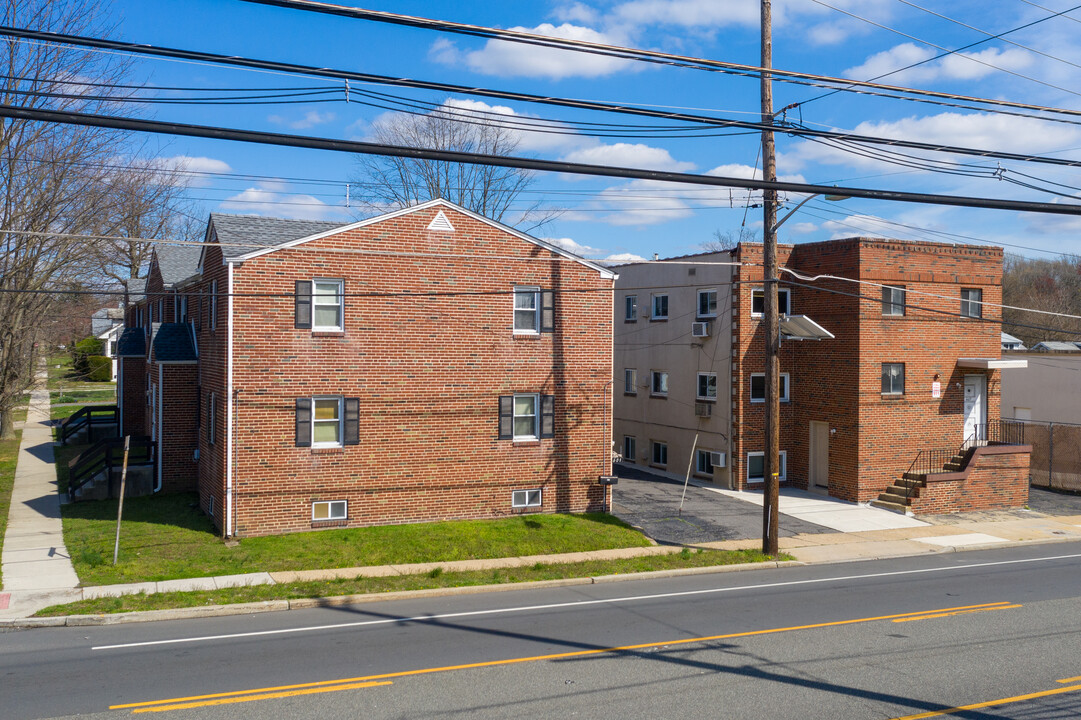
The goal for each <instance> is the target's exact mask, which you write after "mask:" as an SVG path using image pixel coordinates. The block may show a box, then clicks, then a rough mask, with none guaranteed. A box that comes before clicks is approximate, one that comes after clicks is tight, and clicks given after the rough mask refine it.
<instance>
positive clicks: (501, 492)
mask: <svg viewBox="0 0 1081 720" xmlns="http://www.w3.org/2000/svg"><path fill="white" fill-rule="evenodd" d="M438 210H439V208H438V207H436V208H429V209H426V210H422V211H417V212H415V213H410V214H406V215H403V216H399V217H397V218H393V219H389V220H385V221H382V222H379V223H376V224H373V225H369V226H366V227H363V228H360V229H357V230H354V231H350V232H346V233H339V234H336V235H333V236H330V237H327V238H324V239H321V240H317V241H312V242H309V243H307V244H306V245H304V246H301V247H299V248H297V249H282V250H278V251H275V252H273V253H270V254H267V255H265V256H262V257H260V258H256V259H252V260H249V261H246V262H245V263H244V264H243V265H239V266H237V267H236V269H235V270H234V273H235V285H234V292H235V293H236V294H237V297H235V298H234V303H235V309H234V323H235V337H234V352H235V357H234V387H235V389H236V397H235V405H234V407H235V412H236V418H235V426H236V433H237V434H236V441H235V452H236V459H235V479H234V487H235V504H236V533H237V534H238V535H262V534H270V533H281V532H292V531H299V530H310V529H316V528H318V527H321V525H319V524H315V523H313V522H312V503H313V502H317V501H323V500H346V501H348V503H349V505H348V519H347V520H346V521H345V522H344V523H333V525H334V526H341V525H347V526H361V525H371V524H387V523H405V522H419V521H433V520H441V519H457V518H485V517H495V516H504V515H509V514H512V513H513V512H517V511H516V510H512V508H511V491H512V490H515V489H531V488H542V489H543V506H542V507H541V508H537V509H536V510H537V511H542V512H555V511H571V512H582V511H586V510H599V509H601V502H602V492H601V488H600V487H599V486H598V485H597V484H596V481H597V476H598V475H601V474H607V473H608V472H610V460H609V458H610V455H609V447H610V434H611V430H610V427H611V424H610V422H608V420H607V417H608V412H609V408H610V407H611V405H610V403H611V387H610V386H609V381H610V378H611V372H612V364H611V362H612V361H611V353H612V335H611V322H612V320H611V318H612V293H611V287H612V282H611V280H606V279H604V278H602V277H601V275H600V274H599V273H598V272H597V271H596V270H593V269H590V268H588V267H585V266H583V265H581V264H580V263H577V262H573V261H570V260H568V259H565V258H562V257H560V256H558V255H556V254H554V253H551V252H549V251H546V250H543V249H542V248H539V247H537V246H536V245H534V244H532V243H527V242H525V241H523V240H520V239H518V238H516V237H514V236H512V235H509V234H507V233H505V232H503V231H501V230H499V229H498V228H494V227H492V226H491V225H489V224H487V223H482V222H479V221H476V220H474V219H472V218H470V217H469V216H466V215H463V214H460V213H457V212H455V211H453V210H452V209H449V208H447V209H445V210H444V211H445V213H446V215H447V216H448V217H449V219H450V221H451V223H452V224H453V225H454V227H455V228H456V232H454V233H440V232H432V231H428V230H426V229H425V228H426V226H427V225H428V223H429V222H431V220H432V219H433V217H434V216H435V214H436V212H437V211H438ZM316 250H320V251H321V252H317V251H316ZM335 250H344V251H345V252H335ZM358 250H359V251H367V252H364V253H358V252H356V251H358ZM206 266H207V268H208V269H209V267H210V266H211V263H206ZM313 278H328V279H343V280H344V293H345V295H346V297H345V299H344V324H345V329H344V331H343V332H335V333H320V332H313V331H312V330H300V329H294V298H293V293H294V283H295V281H297V280H311V279H313ZM515 285H531V286H539V287H542V288H555V289H557V290H563V292H557V293H556V296H555V304H556V312H555V317H556V323H555V332H554V333H543V334H540V335H529V336H515V335H514V334H513V333H512V317H513V315H512V308H513V295H512V294H510V293H511V292H512V290H513V288H514V286H515ZM247 293H269V294H274V293H280V294H281V297H262V298H255V297H247V296H245V294H247ZM222 327H223V325H221V324H219V328H222ZM200 351H201V360H202V363H201V364H202V366H203V367H202V369H201V372H202V377H201V382H202V383H203V384H204V390H206V387H208V386H209V384H210V383H211V382H214V383H217V382H218V380H211V377H212V374H213V373H214V372H217V371H212V370H210V367H211V366H216V367H221V366H223V365H224V350H223V349H222V350H221V352H220V354H217V352H216V351H212V350H210V343H207V342H206V341H205V340H201V344H200ZM606 386H608V387H607V390H606ZM515 392H535V393H540V394H551V395H554V396H555V437H554V438H551V439H543V440H537V441H533V442H528V443H515V442H512V441H511V440H499V439H498V438H497V435H498V398H499V396H501V395H509V394H513V393H515ZM318 395H340V396H344V397H356V398H359V399H360V444H359V445H355V446H345V447H341V448H332V449H313V448H306V447H296V445H295V439H294V436H295V401H296V399H297V398H298V397H312V396H318ZM605 396H607V402H605V401H604V398H605ZM223 402H224V399H223ZM225 417H226V413H225V408H224V406H223V407H222V408H221V409H220V412H219V418H220V420H219V422H222V423H223V422H224V419H225ZM606 426H607V429H605V428H606ZM219 437H220V438H221V440H220V441H219V442H223V441H224V437H225V433H224V429H223V430H222V432H221V433H219ZM215 457H216V456H215ZM200 467H201V476H200V477H201V479H200V489H201V491H204V492H206V491H211V492H213V491H216V488H217V487H219V485H218V483H219V481H218V479H217V478H216V477H215V472H216V469H217V468H218V467H220V465H219V464H218V460H216V459H215V460H214V461H213V463H207V464H206V466H205V467H204V466H203V464H202V462H201V465H200ZM204 502H205V500H204ZM219 507H220V503H219ZM530 511H534V510H533V509H531V510H530Z"/></svg>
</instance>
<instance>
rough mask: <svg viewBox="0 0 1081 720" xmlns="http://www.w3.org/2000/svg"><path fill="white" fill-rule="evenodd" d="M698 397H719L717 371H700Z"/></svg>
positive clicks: (710, 398)
mask: <svg viewBox="0 0 1081 720" xmlns="http://www.w3.org/2000/svg"><path fill="white" fill-rule="evenodd" d="M698 399H699V400H716V399H717V373H698Z"/></svg>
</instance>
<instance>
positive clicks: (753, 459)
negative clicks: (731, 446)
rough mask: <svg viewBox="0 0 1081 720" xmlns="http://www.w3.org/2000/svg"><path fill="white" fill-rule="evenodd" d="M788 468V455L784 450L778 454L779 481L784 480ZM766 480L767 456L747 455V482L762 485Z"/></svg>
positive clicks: (760, 454) (759, 454)
mask: <svg viewBox="0 0 1081 720" xmlns="http://www.w3.org/2000/svg"><path fill="white" fill-rule="evenodd" d="M787 466H788V455H787V453H785V451H784V450H781V451H780V452H778V453H777V480H778V481H780V480H784V479H785V473H786V471H787ZM765 478H766V454H765V453H760V452H749V453H747V482H749V483H760V482H762V481H763V480H764V479H765Z"/></svg>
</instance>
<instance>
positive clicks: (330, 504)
mask: <svg viewBox="0 0 1081 720" xmlns="http://www.w3.org/2000/svg"><path fill="white" fill-rule="evenodd" d="M322 505H325V506H326V508H327V516H326V517H325V518H317V517H316V516H315V509H316V508H317V507H320V506H322ZM335 505H341V507H342V513H341V514H340V515H335V514H334V506H335ZM348 519H349V501H348V500H320V501H319V502H313V503H312V522H333V521H335V520H348Z"/></svg>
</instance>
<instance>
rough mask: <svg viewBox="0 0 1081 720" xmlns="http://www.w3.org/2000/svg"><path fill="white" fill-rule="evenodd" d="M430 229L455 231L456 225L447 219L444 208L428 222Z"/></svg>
mask: <svg viewBox="0 0 1081 720" xmlns="http://www.w3.org/2000/svg"><path fill="white" fill-rule="evenodd" d="M428 229H429V230H435V231H436V232H454V226H453V225H451V224H450V220H447V216H446V215H445V214H443V211H442V210H440V211H439V212H438V213H437V214H436V216H435V219H434V220H432V221H431V222H430V223H428Z"/></svg>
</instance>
